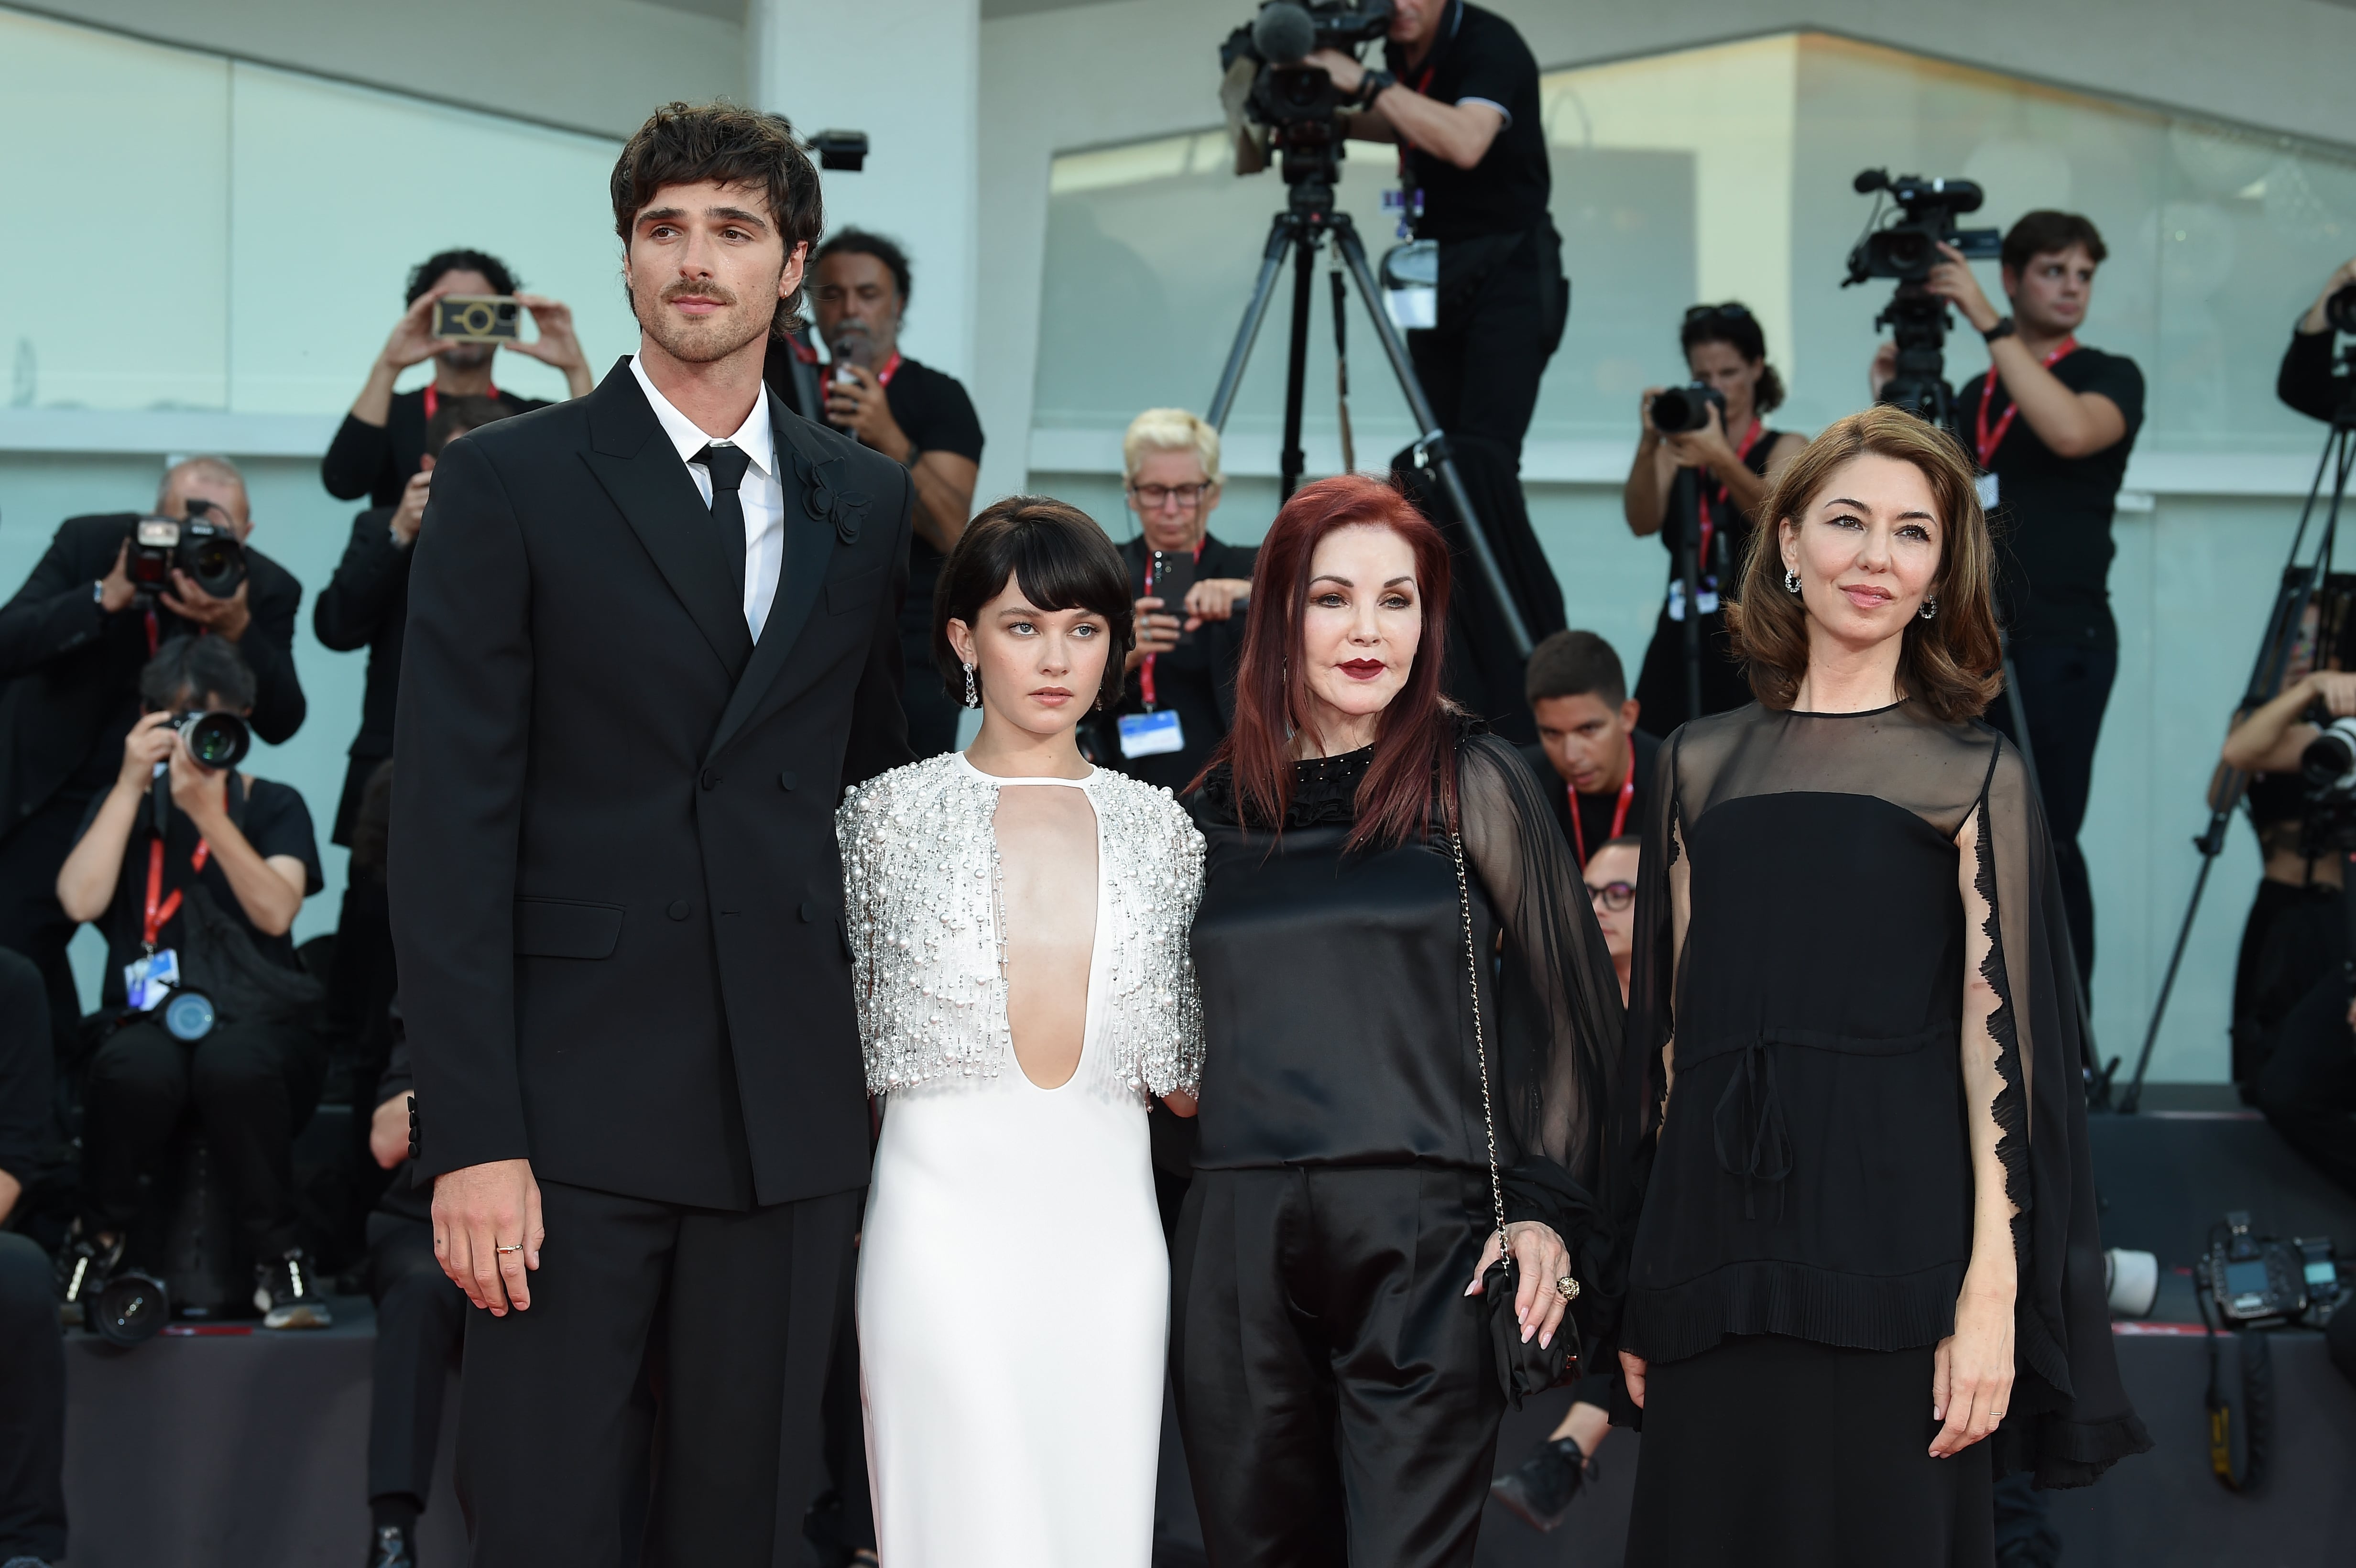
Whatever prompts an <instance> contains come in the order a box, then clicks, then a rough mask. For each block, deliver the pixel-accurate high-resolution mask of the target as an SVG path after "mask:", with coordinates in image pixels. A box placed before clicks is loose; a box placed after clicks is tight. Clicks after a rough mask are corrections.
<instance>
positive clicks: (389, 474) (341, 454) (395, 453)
mask: <svg viewBox="0 0 2356 1568" xmlns="http://www.w3.org/2000/svg"><path fill="white" fill-rule="evenodd" d="M426 390H427V389H425V388H423V387H420V388H418V389H416V390H415V391H413V392H395V393H394V394H393V395H392V407H391V409H390V410H388V411H386V413H385V417H384V423H382V424H380V425H375V424H364V423H362V422H361V421H360V420H359V418H358V417H357V416H355V415H352V414H346V415H345V416H344V422H343V423H342V424H341V425H340V426H338V427H337V431H336V438H335V440H333V441H331V442H329V443H327V455H326V456H325V457H322V458H321V459H320V460H319V479H320V482H321V483H323V484H324V485H327V494H328V495H330V496H336V497H337V499H339V500H345V501H357V500H359V498H360V497H361V496H367V497H368V498H369V505H371V506H376V507H397V506H399V505H400V504H401V492H402V488H403V487H404V486H406V485H408V483H409V481H410V479H411V478H412V476H413V475H415V474H416V473H417V471H418V469H419V468H421V467H423V465H424V463H423V460H424V457H425V426H426V422H427V419H426V413H425V393H426ZM498 400H499V401H500V402H501V403H503V404H505V405H506V406H507V410H508V411H509V413H511V414H527V413H530V411H532V410H534V409H544V408H546V407H548V401H547V400H546V399H543V398H519V397H517V396H516V395H515V394H514V393H513V392H500V393H498Z"/></svg>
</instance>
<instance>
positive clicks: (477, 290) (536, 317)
mask: <svg viewBox="0 0 2356 1568" xmlns="http://www.w3.org/2000/svg"><path fill="white" fill-rule="evenodd" d="M450 294H490V295H496V296H500V297H504V298H511V299H513V300H514V301H515V303H516V304H519V305H521V306H523V308H524V309H525V310H527V311H529V312H530V314H531V320H532V325H533V326H534V327H536V328H538V330H539V334H540V336H538V337H537V338H535V339H533V340H532V341H530V342H528V343H527V342H525V341H523V340H522V339H521V338H519V337H518V338H509V339H507V340H504V341H499V342H477V341H460V340H457V339H453V338H444V337H436V336H434V301H436V300H438V299H441V298H443V297H444V296H445V295H450ZM404 303H405V304H406V305H407V308H406V309H404V310H403V311H402V313H401V319H400V320H399V321H396V322H395V323H393V325H392V333H391V336H388V337H387V338H386V339H385V341H384V348H383V350H382V351H381V352H380V353H379V354H378V355H377V357H376V363H375V364H373V365H371V366H369V377H368V380H367V382H366V383H365V384H363V385H362V386H361V388H360V395H359V397H358V398H355V399H354V400H352V409H351V412H349V413H348V414H346V415H345V416H344V422H343V424H342V425H341V427H339V428H338V429H337V432H336V438H335V440H334V441H332V442H330V443H328V445H327V455H326V456H325V457H323V458H321V459H320V460H319V478H320V480H321V482H322V483H324V484H325V485H327V494H328V495H330V496H335V497H336V498H337V500H339V501H357V500H359V498H360V497H361V496H367V497H369V503H370V504H371V505H373V506H378V507H393V506H398V505H400V503H401V497H402V486H403V485H407V484H408V483H409V478H410V475H412V474H415V473H416V472H417V471H418V467H419V459H421V458H422V457H423V456H424V454H425V426H426V423H427V421H430V420H432V419H433V417H434V413H435V412H436V411H438V410H439V409H440V408H441V407H442V405H443V403H444V401H446V400H449V399H452V398H494V399H497V400H498V401H499V402H501V403H504V404H506V405H507V411H508V412H509V413H511V414H520V413H529V412H530V411H532V410H533V409H544V408H546V407H548V401H547V400H546V399H543V398H519V397H517V396H516V395H515V394H514V393H512V392H502V391H500V390H499V389H498V387H497V386H496V385H495V384H493V382H492V380H491V361H492V360H493V359H494V358H496V357H498V351H499V350H500V349H501V348H511V349H513V350H514V351H515V352H517V353H518V354H521V355H523V356H525V357H528V358H532V359H537V360H539V361H540V362H541V364H543V365H553V366H555V367H556V368H558V369H560V370H562V371H563V372H564V385H565V388H566V390H567V393H568V395H569V396H572V397H575V398H578V397H584V396H586V395H587V393H588V391H589V389H590V388H591V387H592V386H594V384H595V380H596V379H595V378H594V376H592V375H591V374H590V371H589V360H588V357H587V356H585V355H584V354H583V352H582V350H581V340H580V339H579V338H578V337H576V336H573V307H572V306H570V305H568V304H562V302H560V301H557V300H552V299H549V298H547V297H545V296H544V295H541V294H526V293H517V292H516V281H515V274H514V273H513V272H509V270H508V266H507V263H506V262H504V261H500V260H499V259H498V257H497V256H492V255H487V254H486V253H485V252H483V251H440V252H438V253H436V254H434V255H432V256H429V257H427V258H426V259H425V260H424V261H420V262H419V263H418V264H417V265H416V266H414V267H412V268H411V269H410V272H409V287H408V291H407V293H406V294H405V295H404ZM428 359H431V360H433V361H434V379H433V380H432V381H430V382H428V383H427V384H426V385H424V386H423V387H420V388H418V389H416V390H415V391H413V392H396V391H394V390H393V389H392V384H393V383H394V382H395V381H397V380H399V379H401V373H402V371H404V370H406V369H408V368H410V367H411V366H412V365H422V364H423V363H424V362H425V361H426V360H428Z"/></svg>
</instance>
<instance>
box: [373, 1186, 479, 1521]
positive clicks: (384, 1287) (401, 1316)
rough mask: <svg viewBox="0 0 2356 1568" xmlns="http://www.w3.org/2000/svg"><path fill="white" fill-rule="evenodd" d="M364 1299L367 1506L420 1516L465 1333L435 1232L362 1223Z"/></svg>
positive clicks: (462, 1307)
mask: <svg viewBox="0 0 2356 1568" xmlns="http://www.w3.org/2000/svg"><path fill="white" fill-rule="evenodd" d="M368 1229H369V1257H368V1266H369V1273H368V1281H369V1300H371V1301H373V1302H375V1303H376V1350H375V1353H374V1363H373V1368H372V1375H371V1377H370V1380H369V1456H368V1489H369V1500H370V1501H374V1500H376V1499H379V1498H407V1499H410V1501H411V1502H412V1505H413V1506H415V1507H416V1508H417V1509H420V1510H421V1511H422V1510H423V1509H424V1507H425V1499H428V1498H429V1497H431V1496H433V1494H434V1447H435V1445H437V1444H439V1443H440V1441H441V1438H442V1396H443V1393H444V1390H445V1389H446V1387H447V1385H448V1381H449V1377H450V1371H451V1369H452V1368H454V1367H455V1366H456V1365H457V1364H458V1348H459V1345H460V1344H461V1343H462V1342H463V1340H464V1339H465V1337H466V1312H467V1307H466V1296H465V1294H464V1293H463V1292H461V1291H460V1290H459V1289H458V1287H457V1286H456V1285H453V1284H451V1283H450V1278H449V1276H448V1275H445V1274H444V1273H443V1272H442V1264H440V1263H439V1262H438V1261H437V1260H436V1259H435V1258H434V1226H433V1225H432V1223H431V1222H429V1221H424V1220H412V1219H407V1218H405V1217H403V1216H402V1215H399V1214H386V1213H382V1212H379V1213H375V1214H371V1215H369V1227H368Z"/></svg>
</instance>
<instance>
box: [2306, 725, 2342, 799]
mask: <svg viewBox="0 0 2356 1568" xmlns="http://www.w3.org/2000/svg"><path fill="white" fill-rule="evenodd" d="M2298 771H2299V772H2300V773H2301V774H2303V775H2305V777H2306V779H2307V787H2308V789H2309V790H2310V791H2316V792H2322V793H2338V794H2348V793H2351V792H2356V719H2335V720H2332V721H2331V722H2330V723H2329V724H2328V725H2326V726H2325V727H2324V730H2323V732H2322V733H2321V734H2319V735H2318V736H2317V737H2316V738H2315V739H2314V740H2312V741H2308V743H2307V750H2306V751H2304V752H2300V753H2299V758H2298Z"/></svg>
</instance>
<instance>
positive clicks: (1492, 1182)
mask: <svg viewBox="0 0 2356 1568" xmlns="http://www.w3.org/2000/svg"><path fill="white" fill-rule="evenodd" d="M1448 845H1449V848H1450V849H1451V850H1452V851H1454V853H1455V856H1456V901H1457V906H1458V908H1459V909H1460V910H1461V911H1462V914H1463V917H1464V968H1465V974H1466V976H1467V977H1468V978H1469V979H1470V980H1471V981H1472V1051H1473V1054H1474V1056H1475V1057H1477V1058H1478V1059H1479V1061H1480V1063H1481V1125H1482V1128H1483V1131H1484V1132H1485V1133H1486V1134H1487V1135H1488V1142H1489V1204H1490V1210H1491V1217H1492V1218H1493V1219H1494V1221H1495V1222H1496V1227H1497V1229H1496V1236H1497V1259H1496V1261H1495V1262H1494V1263H1492V1264H1490V1265H1489V1266H1488V1267H1487V1268H1486V1269H1484V1270H1483V1271H1482V1274H1481V1297H1482V1300H1483V1303H1485V1304H1486V1305H1487V1307H1488V1308H1489V1339H1490V1342H1491V1346H1492V1348H1493V1350H1494V1360H1495V1361H1496V1364H1497V1385H1498V1387H1499V1388H1500V1389H1502V1390H1503V1391H1504V1392H1505V1399H1506V1401H1507V1402H1508V1403H1511V1404H1512V1405H1513V1407H1514V1408H1515V1410H1519V1409H1520V1408H1521V1407H1522V1400H1523V1398H1524V1397H1525V1396H1526V1395H1529V1394H1534V1393H1543V1392H1546V1391H1547V1389H1550V1388H1557V1387H1559V1386H1561V1385H1562V1384H1564V1383H1567V1382H1569V1381H1570V1380H1571V1379H1572V1378H1574V1377H1576V1376H1577V1375H1578V1373H1579V1350H1580V1342H1579V1325H1578V1323H1577V1322H1576V1321H1574V1320H1573V1319H1572V1317H1571V1316H1570V1313H1569V1310H1568V1306H1569V1302H1571V1301H1575V1300H1577V1299H1578V1297H1579V1282H1578V1281H1577V1280H1575V1279H1574V1280H1571V1282H1570V1291H1569V1296H1566V1297H1565V1298H1564V1301H1565V1307H1566V1310H1565V1311H1564V1313H1563V1315H1562V1322H1561V1323H1560V1324H1559V1325H1558V1327H1557V1328H1556V1329H1555V1331H1554V1342H1553V1343H1552V1344H1550V1345H1544V1346H1541V1345H1540V1344H1539V1343H1538V1336H1537V1335H1535V1334H1533V1335H1531V1336H1530V1337H1529V1339H1526V1340H1525V1339H1523V1338H1522V1325H1521V1320H1520V1319H1519V1318H1518V1317H1515V1314H1514V1300H1515V1296H1516V1295H1517V1294H1518V1293H1519V1291H1520V1289H1521V1271H1520V1268H1519V1266H1518V1265H1517V1264H1515V1262H1514V1253H1513V1250H1512V1249H1511V1248H1510V1247H1508V1246H1506V1245H1505V1181H1504V1180H1503V1179H1502V1178H1501V1177H1500V1176H1499V1175H1498V1172H1497V1121H1496V1115H1495V1112H1494V1110H1493V1109H1492V1107H1491V1098H1490V1093H1489V1047H1488V1042H1487V1040H1485V1039H1484V1038H1483V1030H1482V1027H1481V956H1480V953H1479V951H1478V950H1477V949H1476V948H1475V946H1474V945H1473V942H1472V889H1471V887H1470V886H1469V885H1468V884H1467V883H1466V881H1465V879H1464V841H1463V838H1462V836H1460V835H1457V834H1451V835H1449V839H1448ZM1546 1288H1547V1289H1554V1288H1555V1287H1554V1286H1552V1285H1549V1286H1547V1287H1546ZM1539 1299H1540V1300H1541V1301H1543V1300H1544V1299H1545V1297H1544V1296H1543V1295H1541V1296H1540V1297H1539Z"/></svg>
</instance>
